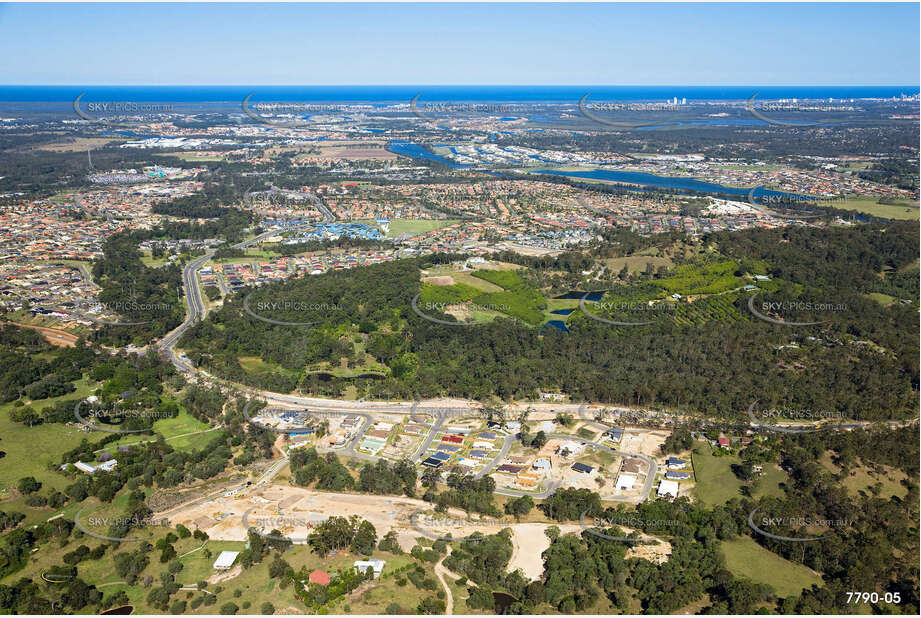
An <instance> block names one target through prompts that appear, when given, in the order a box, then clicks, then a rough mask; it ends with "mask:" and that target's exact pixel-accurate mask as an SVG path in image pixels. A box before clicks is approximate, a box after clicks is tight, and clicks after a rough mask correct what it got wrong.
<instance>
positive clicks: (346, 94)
mask: <svg viewBox="0 0 921 618" xmlns="http://www.w3.org/2000/svg"><path fill="white" fill-rule="evenodd" d="M84 92H85V93H86V94H85V96H84V97H83V101H84V102H91V101H93V102H107V101H118V102H126V101H130V102H138V103H148V102H150V103H153V102H159V103H184V104H204V103H212V104H219V105H218V107H222V106H223V104H230V105H234V106H237V107H239V105H240V102H241V101H242V100H243V98H244V97H246V96H247V95H249V94H250V93H253V98H252V102H253V103H255V102H276V103H277V102H290V103H369V104H378V105H389V104H393V103H408V102H409V101H410V100H411V99H412V98H413V97H415V96H416V95H417V94H420V93H421V96H420V97H419V99H418V102H417V105H418V106H419V107H420V108H422V106H424V105H425V104H426V103H449V102H450V103H463V102H505V103H545V104H562V103H573V104H575V103H578V101H579V99H581V98H582V97H583V96H585V95H586V94H590V97H589V99H588V100H589V101H591V102H599V101H618V102H620V101H624V102H644V101H658V102H661V101H665V100H670V99H672V98H674V97H677V98H678V100H679V101H680V100H681V99H682V98H686V99H687V100H688V102H689V103H691V102H695V101H744V100H746V99H748V98H749V97H751V96H752V95H754V94H755V93H758V99H759V100H761V101H763V100H767V99H791V98H798V99H828V98H834V99H852V98H853V99H879V98H892V97H899V96H901V95H902V94H906V95H911V94H917V93H918V92H919V87H918V86H757V85H752V86H590V85H587V86H412V85H406V86H80V85H73V86H15V85H5V86H4V85H0V103H2V102H7V103H16V102H19V103H25V102H29V103H46V104H49V103H50V104H54V103H68V104H70V103H72V102H73V100H74V99H75V98H76V97H77V96H78V95H80V94H81V93H84ZM54 107H57V106H54Z"/></svg>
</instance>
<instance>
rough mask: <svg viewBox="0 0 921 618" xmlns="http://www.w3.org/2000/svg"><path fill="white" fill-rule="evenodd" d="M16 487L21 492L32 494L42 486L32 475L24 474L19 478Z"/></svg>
mask: <svg viewBox="0 0 921 618" xmlns="http://www.w3.org/2000/svg"><path fill="white" fill-rule="evenodd" d="M16 487H17V489H19V493H21V494H32V493H35V492H36V491H38V490H39V489H41V488H42V484H41V483H39V482H38V481H36V480H35V478H34V477H31V476H26V477H23V478H21V479H19V483H18V484H17V486H16Z"/></svg>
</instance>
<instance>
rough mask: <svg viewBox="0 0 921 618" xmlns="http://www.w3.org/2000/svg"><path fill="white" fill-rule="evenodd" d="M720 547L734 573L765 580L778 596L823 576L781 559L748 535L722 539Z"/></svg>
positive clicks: (788, 594) (811, 583) (790, 594)
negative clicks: (728, 539)
mask: <svg viewBox="0 0 921 618" xmlns="http://www.w3.org/2000/svg"><path fill="white" fill-rule="evenodd" d="M720 550H721V551H722V554H723V556H724V557H725V558H726V568H728V569H729V570H730V571H731V572H732V574H733V575H736V576H737V577H744V578H747V579H750V580H751V581H753V582H758V583H761V584H768V585H769V586H771V587H772V588H774V590H775V591H776V592H777V594H778V596H781V597H787V596H793V595H796V594H799V593H800V592H801V591H802V590H804V589H806V588H810V587H811V586H812V585H813V584H815V585H818V586H821V585H822V578H821V577H819V575H818V574H816V573H815V572H813V571H812V570H811V569H809V568H807V567H805V566H803V565H801V564H796V563H795V562H790V561H789V560H784V559H783V558H781V557H780V556H778V555H777V554H775V553H773V552H771V551H768V550H766V549H764V548H763V547H761V546H760V545H758V544H757V543H756V542H755V541H753V540H752V539H751V538H749V537H738V538H736V539H733V540H731V541H723V542H722V543H720Z"/></svg>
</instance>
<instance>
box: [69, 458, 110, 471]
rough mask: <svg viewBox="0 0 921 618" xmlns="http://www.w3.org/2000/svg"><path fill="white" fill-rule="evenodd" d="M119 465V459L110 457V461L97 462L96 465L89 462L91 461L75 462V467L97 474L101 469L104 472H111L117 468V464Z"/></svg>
mask: <svg viewBox="0 0 921 618" xmlns="http://www.w3.org/2000/svg"><path fill="white" fill-rule="evenodd" d="M117 465H118V460H117V459H109V460H108V461H104V462H102V463H100V464H95V465H93V464H89V463H83V462H82V461H78V462H77V463H75V464H74V467H75V468H76V469H77V470H80V471H81V472H86V473H87V474H96V473H97V472H99V471H100V470H101V471H103V472H111V471H112V470H114V469H115V466H117Z"/></svg>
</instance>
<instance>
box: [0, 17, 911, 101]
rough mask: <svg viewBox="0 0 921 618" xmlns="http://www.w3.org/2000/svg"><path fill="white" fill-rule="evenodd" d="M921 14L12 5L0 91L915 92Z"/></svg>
mask: <svg viewBox="0 0 921 618" xmlns="http://www.w3.org/2000/svg"><path fill="white" fill-rule="evenodd" d="M919 17H921V16H919V4H918V3H897V4H880V3H873V4H856V3H844V4H831V3H817V4H773V3H771V4H722V3H719V4H664V3H653V4H620V3H615V4H569V3H565V4H521V3H513V4H444V3H439V4H212V3H208V4H158V5H154V4H77V3H73V4H28V5H26V4H0V57H2V58H3V59H4V61H3V63H0V84H23V85H27V84H28V85H56V84H61V85H70V84H82V85H153V84H161V85H196V84H198V85H320V84H324V85H325V84H329V85H344V84H353V85H359V84H374V85H400V84H413V85H436V84H456V85H472V84H477V85H479V84H508V85H538V84H546V85H581V84H597V85H701V86H708V85H752V84H758V85H762V86H771V85H816V86H820V85H917V84H918V82H919V72H921V65H919V47H921V42H919V26H918V24H919Z"/></svg>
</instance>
